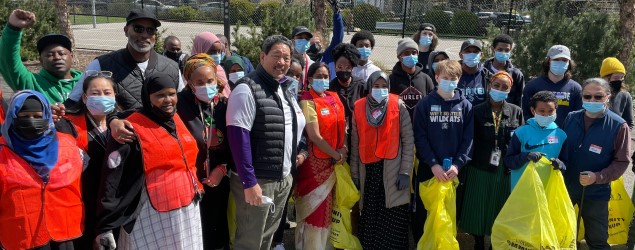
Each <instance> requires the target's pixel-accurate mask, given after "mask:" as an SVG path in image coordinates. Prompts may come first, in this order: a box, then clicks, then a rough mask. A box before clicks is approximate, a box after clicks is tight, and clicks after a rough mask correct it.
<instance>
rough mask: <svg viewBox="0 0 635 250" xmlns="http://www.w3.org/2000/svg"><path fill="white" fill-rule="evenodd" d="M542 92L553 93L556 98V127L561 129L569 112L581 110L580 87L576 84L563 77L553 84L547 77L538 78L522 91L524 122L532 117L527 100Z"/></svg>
mask: <svg viewBox="0 0 635 250" xmlns="http://www.w3.org/2000/svg"><path fill="white" fill-rule="evenodd" d="M543 90H547V91H551V92H553V94H554V95H556V97H557V98H558V109H557V110H556V113H557V115H558V117H557V118H556V124H557V125H558V127H562V125H563V123H564V119H565V118H567V115H568V114H569V113H570V112H572V111H576V110H580V109H582V87H581V86H580V84H579V83H578V82H576V81H574V80H571V79H568V78H566V77H565V78H564V79H562V80H561V81H559V82H556V83H554V82H552V81H551V80H549V78H548V77H546V76H540V77H538V78H536V79H533V80H531V81H529V82H528V83H527V85H526V86H525V89H524V90H523V104H522V108H523V116H524V117H525V120H529V118H532V117H534V116H533V115H532V114H531V109H530V105H529V100H530V99H531V97H532V96H534V94H536V93H538V92H540V91H543Z"/></svg>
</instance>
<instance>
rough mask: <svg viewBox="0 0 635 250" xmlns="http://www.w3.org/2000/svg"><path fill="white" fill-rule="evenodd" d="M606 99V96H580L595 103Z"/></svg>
mask: <svg viewBox="0 0 635 250" xmlns="http://www.w3.org/2000/svg"><path fill="white" fill-rule="evenodd" d="M605 97H606V95H582V98H584V100H591V99H593V100H596V101H603V100H604V98H605Z"/></svg>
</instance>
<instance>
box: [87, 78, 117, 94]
mask: <svg viewBox="0 0 635 250" xmlns="http://www.w3.org/2000/svg"><path fill="white" fill-rule="evenodd" d="M99 78H101V79H106V80H107V81H108V82H110V84H111V85H112V89H113V91H114V93H115V94H117V86H115V82H114V81H113V80H112V78H110V77H105V76H103V75H99V74H97V75H92V76H89V77H86V79H84V84H82V91H83V93H84V94H86V91H88V88H89V87H90V85H91V83H92V82H93V81H94V80H96V79H99Z"/></svg>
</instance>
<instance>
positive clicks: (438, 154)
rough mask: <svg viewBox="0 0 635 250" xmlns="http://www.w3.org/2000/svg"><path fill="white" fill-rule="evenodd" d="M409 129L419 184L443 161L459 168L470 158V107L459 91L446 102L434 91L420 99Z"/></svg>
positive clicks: (472, 125) (430, 175) (471, 121)
mask: <svg viewBox="0 0 635 250" xmlns="http://www.w3.org/2000/svg"><path fill="white" fill-rule="evenodd" d="M413 130H414V136H415V147H416V149H417V158H419V173H417V176H418V179H419V181H425V180H427V179H429V178H432V176H433V174H432V170H431V167H432V166H434V165H435V164H439V165H443V159H445V158H452V164H454V165H456V166H457V168H459V169H461V167H463V165H465V164H466V163H467V162H468V161H469V160H470V158H471V156H472V139H473V136H474V117H473V112H472V104H471V103H470V102H469V101H468V100H467V99H465V97H463V96H462V95H461V92H460V91H459V90H455V92H454V97H453V98H452V99H450V100H447V101H446V100H444V99H443V98H442V97H441V96H440V95H439V94H438V93H437V90H436V89H435V90H434V91H433V92H432V93H430V94H429V95H427V96H425V97H423V99H421V101H419V103H418V104H417V106H416V107H415V112H414V122H413Z"/></svg>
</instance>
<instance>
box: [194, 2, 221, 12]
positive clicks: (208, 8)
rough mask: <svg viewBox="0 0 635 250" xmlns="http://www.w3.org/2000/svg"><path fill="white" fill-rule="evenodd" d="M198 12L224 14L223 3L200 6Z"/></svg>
mask: <svg viewBox="0 0 635 250" xmlns="http://www.w3.org/2000/svg"><path fill="white" fill-rule="evenodd" d="M198 10H202V11H206V12H220V13H222V12H223V2H209V3H204V4H201V5H199V6H198Z"/></svg>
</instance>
